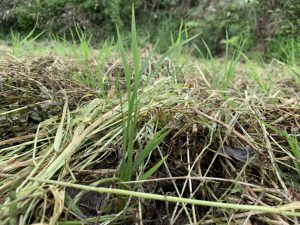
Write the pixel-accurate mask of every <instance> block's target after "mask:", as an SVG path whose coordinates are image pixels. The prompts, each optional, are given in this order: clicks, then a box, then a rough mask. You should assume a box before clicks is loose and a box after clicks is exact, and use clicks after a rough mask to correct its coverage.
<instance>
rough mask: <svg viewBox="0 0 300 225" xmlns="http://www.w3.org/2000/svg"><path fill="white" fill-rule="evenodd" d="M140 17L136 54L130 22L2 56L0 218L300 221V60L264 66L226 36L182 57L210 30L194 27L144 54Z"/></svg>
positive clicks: (38, 220) (83, 221)
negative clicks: (125, 31)
mask: <svg viewBox="0 0 300 225" xmlns="http://www.w3.org/2000/svg"><path fill="white" fill-rule="evenodd" d="M135 23H136V22H135V18H134V13H133V16H132V31H131V36H130V38H131V48H130V49H131V54H130V56H129V54H128V52H129V51H127V50H126V48H125V46H124V43H123V38H122V36H121V34H120V33H119V32H118V40H117V45H115V44H114V43H112V42H109V41H107V42H104V43H103V44H102V45H101V46H100V47H99V50H98V51H97V50H95V49H92V48H91V46H90V40H91V37H88V36H86V35H85V34H84V33H83V32H82V31H81V30H80V29H79V28H77V29H76V34H75V33H74V40H75V36H76V35H77V36H78V37H76V38H79V44H77V43H75V41H74V42H73V43H68V42H67V41H66V40H64V39H63V38H57V37H55V38H53V39H55V40H53V42H52V43H53V46H57V47H58V46H59V47H58V48H57V49H56V48H52V47H51V45H52V44H51V45H45V46H44V44H43V43H40V44H36V43H35V42H33V41H23V42H22V45H20V44H19V45H18V44H17V46H22V48H19V50H18V51H17V52H18V54H17V55H18V57H17V55H15V57H12V56H10V55H2V56H0V57H1V58H0V72H1V74H3V75H1V81H0V82H1V83H0V90H1V92H0V94H1V96H0V97H1V98H0V100H1V102H0V103H1V110H0V128H1V133H0V137H1V140H0V155H1V157H0V199H1V206H0V221H1V222H2V223H3V224H7V223H10V224H12V225H13V224H32V223H40V224H89V223H101V224H133V223H144V224H147V223H148V222H149V221H150V222H149V223H148V224H151V223H152V224H157V223H161V224H176V223H179V224H202V223H203V224H214V223H217V224H222V223H223V224H224V223H227V224H242V223H244V224H247V223H248V222H249V221H251V222H268V221H273V222H274V223H277V224H278V223H284V222H285V223H287V224H291V223H297V217H299V216H300V215H299V209H300V205H299V202H298V200H299V197H298V196H299V193H300V189H299V186H297V185H294V184H293V183H292V182H290V180H291V179H294V180H295V181H299V179H300V178H299V169H300V167H299V160H300V156H299V151H300V150H299V138H300V137H299V129H300V126H299V123H300V116H299V115H300V106H299V100H300V96H299V89H300V85H299V83H297V82H296V81H297V74H298V73H299V67H298V64H297V63H293V65H291V64H290V63H284V62H279V61H273V62H272V63H271V64H267V63H262V66H260V65H259V64H258V63H256V62H254V61H253V60H252V59H251V58H249V57H248V56H247V55H246V53H243V52H242V46H243V41H238V42H236V45H234V46H232V41H233V40H230V39H229V37H228V36H227V37H226V39H225V42H224V44H225V47H226V54H225V57H224V58H223V59H217V58H214V57H212V55H211V54H210V51H209V49H207V51H208V59H206V60H199V59H192V60H190V59H191V58H192V57H191V58H188V59H189V60H187V58H186V57H183V60H182V61H180V58H181V54H182V55H183V56H184V54H185V53H182V49H183V45H185V44H186V43H188V42H189V41H190V40H191V39H193V38H199V37H192V38H189V37H188V35H187V33H186V32H185V30H184V29H183V23H181V25H180V28H179V35H178V37H177V38H176V40H175V37H173V46H171V47H170V49H169V50H168V51H167V52H166V53H165V54H163V55H157V54H155V52H154V51H155V46H154V50H151V51H147V52H146V54H145V55H142V54H141V52H142V50H140V49H139V48H138V44H137V43H138V37H137V32H136V27H135ZM183 34H185V35H186V37H185V38H183V37H182V36H181V35H183ZM27 39H28V40H32V38H31V36H29V37H28V38H27ZM27 39H26V40H27ZM25 45H26V48H29V49H30V48H31V46H32V48H37V52H39V51H38V48H39V47H38V46H40V45H41V48H42V49H43V50H42V51H43V52H44V54H45V55H44V56H37V57H33V56H32V54H23V52H22V49H23V47H24V46H25ZM204 45H205V43H204ZM33 46H35V47H33ZM78 46H79V48H78ZM231 48H232V49H231ZM62 49H65V51H62ZM47 52H48V54H47ZM50 52H52V53H51V54H52V55H50ZM65 53H67V57H66V54H65ZM39 54H40V52H39ZM69 54H70V55H69ZM173 57H174V58H173ZM242 59H243V60H242ZM174 63H175V64H176V65H174ZM178 68H181V69H180V70H178V71H177V69H178ZM183 68H184V69H183ZM45 74H46V75H47V76H45ZM169 74H171V76H170V75H169ZM174 74H175V75H174ZM293 74H294V75H293ZM295 74H296V75H295ZM79 77H80V78H79ZM270 78H272V80H271V81H270ZM17 81H22V82H21V83H19V82H17ZM113 86H115V87H113ZM113 88H116V90H115V91H114V92H112V90H111V89H113ZM111 93H113V94H111ZM297 93H298V94H297ZM224 96H225V97H226V98H224ZM295 183H297V182H295Z"/></svg>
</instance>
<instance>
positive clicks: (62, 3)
mask: <svg viewBox="0 0 300 225" xmlns="http://www.w3.org/2000/svg"><path fill="white" fill-rule="evenodd" d="M132 3H134V4H135V8H136V10H135V11H136V17H137V21H138V33H139V35H140V37H141V38H140V42H141V43H140V44H146V43H149V42H150V43H152V44H153V43H156V42H157V40H159V42H158V44H157V47H158V50H159V51H164V50H166V49H167V48H168V46H170V45H171V44H172V37H173V39H176V37H177V36H178V31H179V27H180V23H181V21H183V24H184V25H183V26H184V28H185V29H187V30H188V32H187V33H186V35H183V36H185V38H186V36H187V34H188V35H189V36H192V35H194V34H197V33H201V36H200V37H201V38H197V40H194V42H193V46H196V47H197V48H198V51H194V54H196V55H197V54H198V55H199V52H201V54H202V56H203V55H204V56H205V54H207V53H208V51H207V47H206V46H205V44H204V42H205V43H206V45H207V46H208V48H209V49H210V51H211V52H212V54H213V55H222V53H224V44H223V43H224V40H225V39H226V32H228V37H229V39H228V40H227V41H230V42H231V44H232V45H238V43H239V42H240V41H241V40H243V41H245V43H244V46H243V50H244V51H246V52H252V53H255V52H259V53H262V54H263V55H264V57H266V58H280V59H283V60H284V57H287V56H286V55H287V54H294V56H295V57H297V56H300V50H299V49H300V44H299V43H300V38H299V34H300V29H299V27H300V0H268V1H267V0H266V1H259V0H26V1H24V0H2V1H1V2H0V31H1V35H2V37H0V38H2V39H7V38H8V37H9V35H10V33H11V30H13V31H14V32H20V33H23V34H26V33H28V32H30V31H31V30H32V29H34V28H35V32H37V33H38V32H41V31H46V32H45V33H44V34H43V36H44V37H45V35H49V37H50V36H53V35H59V36H62V37H64V38H67V39H68V38H71V36H70V30H72V29H74V27H75V25H78V26H79V27H80V28H81V29H82V30H84V31H85V32H86V33H87V34H88V35H92V36H93V43H94V44H97V43H99V42H101V41H104V40H107V39H109V38H112V37H115V35H116V31H115V30H116V29H115V25H117V26H118V28H119V29H120V30H121V31H122V32H123V33H125V34H126V33H128V32H129V30H130V19H131V18H130V17H131V6H132ZM199 50H200V51H199ZM291 52H292V53H291Z"/></svg>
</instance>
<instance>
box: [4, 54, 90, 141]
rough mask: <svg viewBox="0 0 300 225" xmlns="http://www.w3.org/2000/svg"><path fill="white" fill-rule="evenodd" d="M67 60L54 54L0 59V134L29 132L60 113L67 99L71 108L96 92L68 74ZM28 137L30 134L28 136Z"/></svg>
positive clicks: (72, 67)
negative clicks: (20, 58)
mask: <svg viewBox="0 0 300 225" xmlns="http://www.w3.org/2000/svg"><path fill="white" fill-rule="evenodd" d="M77 70H78V68H77V67H76V65H75V64H74V63H73V62H72V61H71V60H68V61H66V60H65V59H64V60H63V59H62V58H59V57H57V56H54V55H48V56H44V57H36V58H29V57H28V58H25V59H22V60H19V59H16V58H14V57H12V56H9V55H7V57H2V58H1V61H0V88H1V90H0V105H1V109H0V112H1V116H0V124H1V125H0V130H1V132H0V137H1V139H2V140H3V139H8V138H13V137H20V136H24V135H30V134H32V132H35V130H36V127H37V124H38V123H40V122H41V121H44V120H45V119H48V118H50V117H51V116H57V115H60V114H61V111H62V108H63V104H64V102H65V101H66V100H67V101H68V104H69V107H70V109H71V110H74V109H75V108H76V107H77V106H78V105H80V104H82V103H84V102H86V101H89V100H90V99H92V98H94V97H95V95H96V92H95V91H94V90H92V89H90V88H88V87H86V86H84V85H83V84H81V83H80V82H78V81H75V80H74V78H73V77H72V76H73V75H74V73H75V72H76V71H77ZM29 137H30V136H29Z"/></svg>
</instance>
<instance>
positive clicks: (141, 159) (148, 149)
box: [134, 130, 170, 168]
mask: <svg viewBox="0 0 300 225" xmlns="http://www.w3.org/2000/svg"><path fill="white" fill-rule="evenodd" d="M169 132H170V130H167V131H165V130H161V131H159V132H158V133H157V134H156V135H155V137H154V138H153V139H152V140H151V141H150V142H149V143H148V144H147V145H146V146H145V148H144V149H143V150H142V151H141V152H139V154H138V157H137V159H136V161H135V163H134V168H137V167H139V166H140V165H142V164H143V163H144V160H145V159H146V157H148V155H149V154H150V153H151V152H152V151H153V150H154V149H155V148H156V147H157V146H158V145H159V143H160V142H161V141H162V140H163V139H164V138H165V137H166V136H167V135H168V134H169Z"/></svg>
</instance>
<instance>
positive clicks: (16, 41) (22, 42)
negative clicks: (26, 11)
mask: <svg viewBox="0 0 300 225" xmlns="http://www.w3.org/2000/svg"><path fill="white" fill-rule="evenodd" d="M34 32H35V28H34V29H32V30H31V31H30V32H29V33H28V34H27V35H26V36H24V37H21V35H20V33H16V32H14V31H13V30H11V42H12V53H13V55H14V56H16V57H20V56H21V55H22V54H24V52H25V51H24V47H25V46H26V45H29V44H30V43H32V42H33V41H35V40H36V39H38V38H39V37H40V36H41V35H42V34H43V33H44V32H41V33H39V34H37V35H34Z"/></svg>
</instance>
